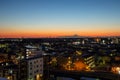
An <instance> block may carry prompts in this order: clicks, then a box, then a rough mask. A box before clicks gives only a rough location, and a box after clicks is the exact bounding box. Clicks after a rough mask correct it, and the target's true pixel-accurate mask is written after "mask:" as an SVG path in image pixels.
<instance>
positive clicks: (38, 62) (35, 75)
mask: <svg viewBox="0 0 120 80" xmlns="http://www.w3.org/2000/svg"><path fill="white" fill-rule="evenodd" d="M27 64H28V67H27V70H28V71H27V73H28V74H27V76H28V80H41V77H42V76H43V57H42V56H36V57H33V58H29V59H27Z"/></svg>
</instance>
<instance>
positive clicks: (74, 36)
mask: <svg viewBox="0 0 120 80" xmlns="http://www.w3.org/2000/svg"><path fill="white" fill-rule="evenodd" d="M85 37H88V36H79V35H73V36H59V37H58V38H85Z"/></svg>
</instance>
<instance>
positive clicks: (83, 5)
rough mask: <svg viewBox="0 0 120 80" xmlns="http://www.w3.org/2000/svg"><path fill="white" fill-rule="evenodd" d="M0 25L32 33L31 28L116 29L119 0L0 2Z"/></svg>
mask: <svg viewBox="0 0 120 80" xmlns="http://www.w3.org/2000/svg"><path fill="white" fill-rule="evenodd" d="M0 24H1V25H2V26H3V25H4V27H6V29H7V28H8V27H9V26H8V25H11V26H12V28H13V29H17V28H18V29H19V28H21V29H22V30H23V29H24V28H25V26H27V27H26V28H28V27H29V28H30V30H32V29H33V27H31V25H34V27H36V28H38V29H43V30H45V29H56V28H58V29H60V30H62V29H63V28H65V29H66V31H69V30H70V31H72V29H73V30H74V29H76V28H78V29H80V30H86V28H87V29H88V28H90V29H91V28H93V29H94V28H95V30H97V29H99V28H100V29H103V28H105V29H108V26H109V25H117V26H109V27H111V28H110V29H112V28H114V29H115V30H116V28H117V29H120V0H0ZM21 25H22V26H21ZM89 25H90V26H92V27H90V26H89ZM96 25H97V26H96ZM106 25H107V26H106ZM2 26H1V27H2ZM20 26H21V27H20ZM38 26H39V27H38ZM60 26H61V27H60ZM72 26H74V28H73V27H72ZM84 26H85V27H86V28H84ZM9 28H10V27H9ZM68 28H69V30H68ZM74 31H75V30H74ZM113 32H115V31H113ZM117 32H118V31H117Z"/></svg>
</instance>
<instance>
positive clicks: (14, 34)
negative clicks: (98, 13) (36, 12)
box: [0, 32, 120, 38]
mask: <svg viewBox="0 0 120 80" xmlns="http://www.w3.org/2000/svg"><path fill="white" fill-rule="evenodd" d="M74 35H78V36H89V37H97V36H98V37H99V36H120V33H114V32H113V33H103V32H101V33H100V32H53V33H52V32H41V33H35V32H33V33H22V32H21V33H17V32H9V33H0V38H21V37H23V38H39V37H40V38H42V37H43V38H44V37H49V38H50V37H51V38H52V37H53V38H54V37H59V36H74Z"/></svg>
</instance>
